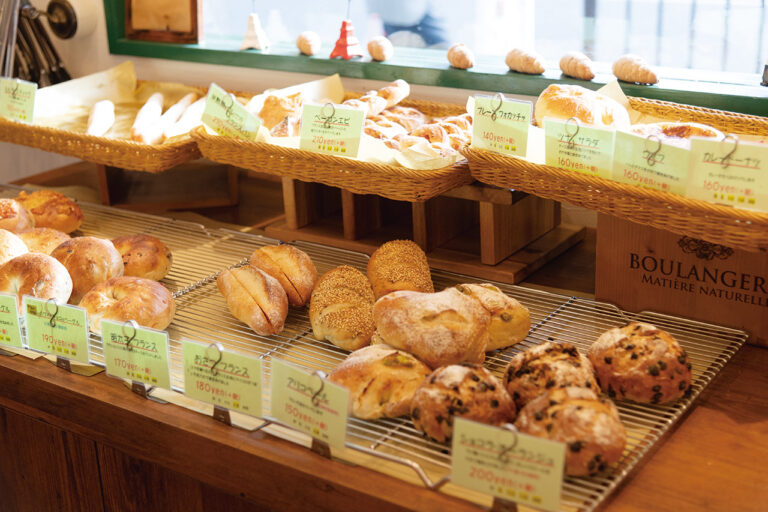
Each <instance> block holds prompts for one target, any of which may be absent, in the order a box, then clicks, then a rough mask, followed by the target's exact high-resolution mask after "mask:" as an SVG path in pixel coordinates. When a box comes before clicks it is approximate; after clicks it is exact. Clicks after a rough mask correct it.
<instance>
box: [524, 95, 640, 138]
mask: <svg viewBox="0 0 768 512" xmlns="http://www.w3.org/2000/svg"><path fill="white" fill-rule="evenodd" d="M533 113H534V117H535V119H536V124H537V125H538V126H542V127H543V126H544V119H545V118H547V117H551V118H553V119H560V120H563V121H565V120H568V119H570V118H571V117H575V118H576V119H578V120H579V121H581V122H582V123H585V124H588V125H592V126H595V127H597V128H616V129H617V130H625V131H626V130H629V126H630V122H629V113H628V112H627V109H626V108H624V107H623V106H622V105H621V104H620V103H619V102H617V101H615V100H613V99H611V98H609V97H608V96H604V95H602V94H600V93H599V92H595V91H591V90H589V89H585V88H584V87H579V86H578V85H566V84H552V85H550V86H549V87H547V88H546V89H544V90H543V91H542V93H541V94H540V95H539V98H538V99H537V100H536V106H535V108H534V111H533Z"/></svg>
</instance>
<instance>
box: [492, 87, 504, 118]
mask: <svg viewBox="0 0 768 512" xmlns="http://www.w3.org/2000/svg"><path fill="white" fill-rule="evenodd" d="M494 99H497V100H499V104H498V105H496V108H494V109H493V112H492V113H491V121H496V112H498V111H499V109H501V106H502V105H504V95H503V94H502V93H500V92H497V93H496V96H494Z"/></svg>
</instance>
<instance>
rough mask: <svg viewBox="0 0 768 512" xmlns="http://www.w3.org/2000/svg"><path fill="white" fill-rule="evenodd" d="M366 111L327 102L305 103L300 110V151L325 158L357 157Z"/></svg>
mask: <svg viewBox="0 0 768 512" xmlns="http://www.w3.org/2000/svg"><path fill="white" fill-rule="evenodd" d="M364 121H365V112H364V111H362V110H359V109H356V108H351V107H345V106H342V105H335V104H332V103H327V104H325V105H313V104H309V103H304V105H303V106H302V108H301V132H300V135H299V148H301V149H305V150H307V151H312V152H313V153H322V154H324V155H336V156H348V157H350V158H354V157H356V156H357V151H358V150H359V149H360V137H362V136H363V122H364Z"/></svg>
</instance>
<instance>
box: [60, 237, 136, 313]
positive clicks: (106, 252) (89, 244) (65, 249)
mask: <svg viewBox="0 0 768 512" xmlns="http://www.w3.org/2000/svg"><path fill="white" fill-rule="evenodd" d="M51 256H53V257H54V258H56V259H57V260H59V261H60V262H61V264H62V265H64V267H65V268H66V269H67V271H68V272H69V275H70V276H71V277H72V284H73V288H72V295H71V296H70V297H69V301H70V302H71V303H72V304H77V303H79V302H80V299H82V298H83V295H85V294H86V293H88V291H89V290H90V289H91V288H93V287H94V286H96V285H97V284H99V283H101V282H103V281H106V280H107V279H111V278H113V277H120V276H121V275H123V259H122V258H121V257H120V253H119V252H117V249H115V246H114V245H112V242H110V241H109V240H104V239H103V238H95V237H92V236H81V237H77V238H72V239H71V240H67V241H66V242H64V243H63V244H61V245H59V246H58V247H57V248H55V249H54V250H53V252H51Z"/></svg>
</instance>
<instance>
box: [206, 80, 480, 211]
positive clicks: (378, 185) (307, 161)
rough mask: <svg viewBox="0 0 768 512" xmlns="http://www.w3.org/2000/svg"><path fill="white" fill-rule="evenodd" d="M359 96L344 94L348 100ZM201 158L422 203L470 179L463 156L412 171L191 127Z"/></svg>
mask: <svg viewBox="0 0 768 512" xmlns="http://www.w3.org/2000/svg"><path fill="white" fill-rule="evenodd" d="M358 96H359V94H348V95H347V96H346V97H347V98H354V97H358ZM398 105H400V106H404V107H413V108H416V109H418V110H420V111H421V112H423V113H425V114H427V115H429V116H432V117H442V116H450V115H459V114H462V113H464V112H466V109H465V108H464V107H462V106H460V105H449V104H443V103H433V102H427V101H409V100H405V101H402V102H400V103H399V104H398ZM192 137H193V138H194V139H195V141H197V145H198V147H199V148H200V152H201V153H202V154H203V156H204V157H205V158H207V159H209V160H213V161H214V162H218V163H222V164H229V165H234V166H237V167H242V168H245V169H251V170H254V171H259V172H265V173H269V174H275V175H278V176H284V177H287V178H293V179H297V180H301V181H310V182H317V183H323V184H325V185H330V186H332V187H339V188H343V189H345V190H349V191H350V192H354V193H355V194H376V195H380V196H382V197H386V198H389V199H394V200H397V201H411V202H419V201H426V200H427V199H431V198H433V197H435V196H437V195H440V194H442V193H443V192H446V191H448V190H451V189H454V188H456V187H460V186H462V185H467V184H469V183H471V182H472V176H471V175H470V173H469V167H468V166H467V162H466V160H464V159H461V160H459V161H458V162H456V163H455V164H453V165H451V166H448V167H444V168H442V169H430V170H415V169H408V168H406V167H402V166H397V165H385V164H378V163H373V162H364V161H362V160H356V159H352V158H345V157H339V156H332V155H322V154H318V153H312V152H311V151H305V150H302V149H294V148H285V147H281V146H276V145H274V144H267V143H264V142H250V141H245V140H238V139H234V138H229V137H220V136H217V135H210V134H208V133H206V131H205V130H204V129H203V128H201V127H198V128H196V129H195V130H193V131H192Z"/></svg>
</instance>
